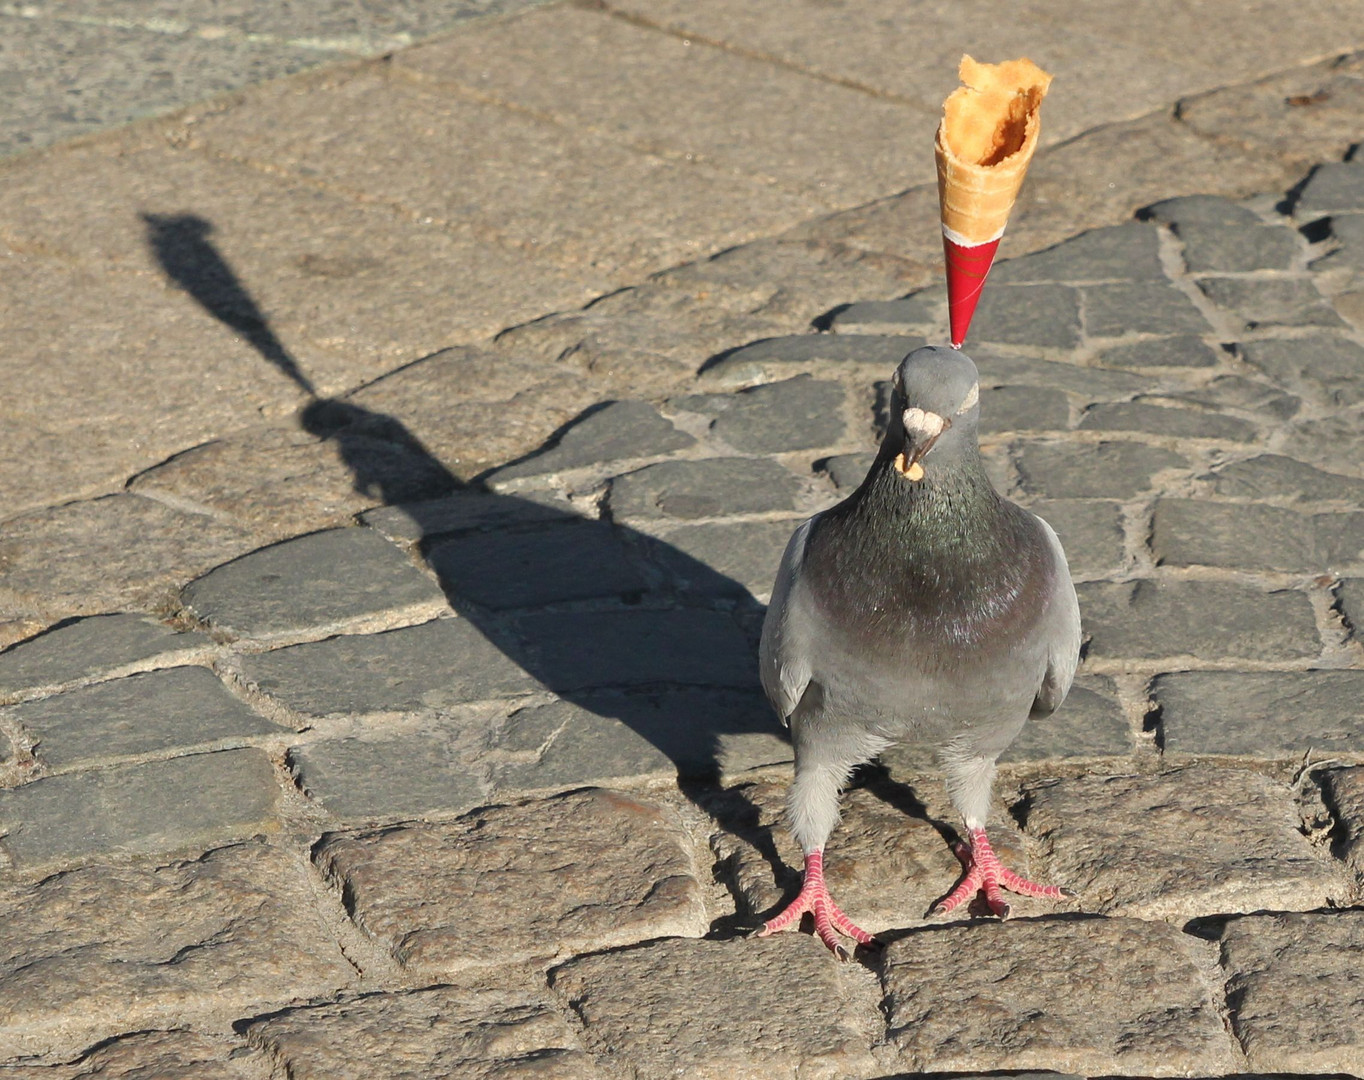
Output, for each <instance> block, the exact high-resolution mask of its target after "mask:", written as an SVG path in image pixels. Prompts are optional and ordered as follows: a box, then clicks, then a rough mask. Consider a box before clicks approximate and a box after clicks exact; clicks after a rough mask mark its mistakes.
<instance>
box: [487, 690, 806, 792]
mask: <svg viewBox="0 0 1364 1080" xmlns="http://www.w3.org/2000/svg"><path fill="white" fill-rule="evenodd" d="M489 746H490V753H489V755H488V762H489V767H490V769H491V772H492V779H493V783H494V784H495V785H496V786H497V789H498V791H499V792H503V793H511V792H517V791H534V790H543V789H555V788H558V789H564V788H571V787H579V786H583V785H586V784H603V783H610V782H613V781H615V782H622V781H624V782H628V781H632V780H637V779H638V778H640V777H646V776H648V777H658V778H662V779H670V778H673V777H679V776H680V777H684V778H704V779H714V778H716V777H720V776H732V775H734V774H736V773H741V772H743V771H745V770H746V769H752V768H758V767H761V766H765V765H772V764H775V763H784V762H788V761H790V760H791V744H790V741H789V739H788V738H787V735H786V732H785V731H784V730H783V729H782V727H781V726H780V724H779V723H778V722H777V719H776V716H775V714H774V713H773V712H772V707H771V706H770V705H769V704H768V703H767V700H766V699H765V698H764V697H762V696H761V695H759V694H731V693H723V692H715V691H704V690H688V689H669V690H663V691H655V692H644V693H631V694H623V693H614V694H612V693H599V694H584V695H580V696H575V697H574V699H573V700H570V701H554V702H551V703H549V704H548V705H528V706H526V707H525V708H523V709H519V710H517V711H516V712H515V713H513V714H512V715H511V716H509V717H508V718H507V720H506V721H505V723H504V724H503V725H502V726H501V727H500V728H499V729H498V730H497V731H496V732H495V733H494V734H493V735H491V736H490V740H489Z"/></svg>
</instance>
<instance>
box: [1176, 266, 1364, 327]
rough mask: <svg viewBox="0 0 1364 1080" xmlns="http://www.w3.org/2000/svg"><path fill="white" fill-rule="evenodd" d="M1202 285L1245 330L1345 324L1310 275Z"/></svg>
mask: <svg viewBox="0 0 1364 1080" xmlns="http://www.w3.org/2000/svg"><path fill="white" fill-rule="evenodd" d="M1198 287H1199V288H1200V289H1202V290H1203V292H1204V293H1205V294H1206V295H1207V297H1208V299H1209V300H1211V301H1212V302H1213V303H1214V304H1216V305H1217V306H1218V307H1220V308H1222V309H1224V310H1226V311H1227V312H1229V313H1231V314H1233V315H1235V316H1237V317H1238V318H1240V320H1241V323H1242V327H1243V329H1245V330H1255V329H1257V328H1259V327H1262V326H1266V325H1275V326H1344V325H1345V324H1344V323H1343V322H1342V321H1341V318H1340V316H1339V315H1337V314H1336V312H1335V309H1334V308H1332V307H1331V305H1330V304H1328V303H1327V302H1326V300H1325V298H1324V297H1323V296H1322V295H1321V293H1319V292H1318V291H1317V287H1316V286H1315V285H1314V284H1312V282H1311V281H1310V280H1308V279H1307V278H1235V277H1226V278H1201V279H1199V281H1198Z"/></svg>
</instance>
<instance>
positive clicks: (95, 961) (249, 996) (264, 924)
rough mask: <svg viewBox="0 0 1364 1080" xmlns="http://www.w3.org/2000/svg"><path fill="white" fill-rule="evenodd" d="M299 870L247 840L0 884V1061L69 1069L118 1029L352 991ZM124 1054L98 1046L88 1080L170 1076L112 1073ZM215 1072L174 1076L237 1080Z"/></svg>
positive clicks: (178, 1049) (292, 860)
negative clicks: (188, 855)
mask: <svg viewBox="0 0 1364 1080" xmlns="http://www.w3.org/2000/svg"><path fill="white" fill-rule="evenodd" d="M307 872H308V871H307V867H306V864H305V863H304V862H303V860H302V859H301V858H299V857H297V856H294V855H291V854H288V853H286V852H283V851H280V850H278V849H276V848H272V847H268V846H266V845H264V844H258V843H257V844H242V845H238V846H234V847H227V848H219V849H218V850H216V851H210V852H209V853H208V854H206V855H203V856H201V857H199V858H197V859H192V860H189V861H186V862H176V863H171V864H169V865H164V866H146V865H133V866H117V865H114V866H92V867H81V868H79V869H76V870H71V871H68V872H67V873H62V874H53V875H51V876H49V877H47V878H45V879H44V880H42V881H40V882H38V883H36V884H33V885H17V884H13V885H12V884H7V885H4V886H0V1062H5V1061H7V1060H11V1059H12V1058H13V1057H16V1056H18V1057H22V1056H25V1055H36V1054H44V1055H51V1056H53V1057H56V1058H57V1059H58V1060H70V1059H71V1058H72V1057H73V1056H75V1055H76V1054H78V1053H80V1052H81V1051H82V1050H85V1049H86V1048H88V1047H89V1046H90V1045H91V1044H92V1043H95V1042H98V1041H99V1040H102V1039H107V1038H109V1037H110V1036H113V1035H118V1034H121V1033H124V1032H128V1031H142V1032H148V1031H149V1030H150V1029H155V1028H168V1027H177V1028H178V1027H184V1026H188V1025H191V1024H194V1023H195V1020H196V1019H200V1018H204V1017H207V1016H212V1015H215V1014H216V1015H218V1016H221V1015H222V1014H223V1013H227V1015H229V1016H231V1015H238V1016H241V1015H252V1014H259V1013H262V1012H266V1011H269V1010H270V1009H272V1008H279V1007H280V1006H283V1005H287V1004H290V1003H292V1002H295V1001H298V1000H300V999H303V1000H306V999H308V998H310V997H314V996H320V995H323V994H329V993H333V992H335V991H336V990H339V989H341V988H344V987H346V986H349V985H351V984H353V983H354V982H355V980H356V974H355V970H354V968H352V967H351V965H350V964H349V963H347V961H346V958H345V956H344V955H342V953H341V950H340V948H338V946H337V944H336V942H335V940H334V939H333V937H332V934H331V933H330V932H329V930H328V928H327V927H326V925H325V924H324V923H323V921H322V919H321V918H320V917H319V916H318V914H317V907H316V901H315V899H314V896H313V890H312V888H311V886H310V885H309V883H308V879H307ZM200 1022H201V1023H202V1019H200ZM220 1024H221V1022H219V1023H218V1024H213V1025H212V1026H213V1027H214V1028H218V1027H220ZM141 1037H142V1038H151V1036H148V1035H143V1036H141ZM167 1038H168V1041H169V1037H167ZM158 1041H160V1040H159V1039H158ZM185 1041H186V1042H189V1043H190V1044H191V1046H190V1047H186V1046H184V1044H183V1043H180V1042H179V1040H175V1041H174V1042H172V1043H171V1045H172V1047H175V1053H176V1055H177V1056H180V1057H186V1056H190V1055H191V1054H193V1053H195V1052H196V1051H195V1050H194V1049H193V1044H194V1042H195V1040H194V1039H192V1038H190V1039H186V1040H185ZM177 1044H178V1045H177ZM131 1049H136V1048H132V1047H128V1046H126V1045H125V1046H124V1047H122V1048H120V1050H118V1051H114V1050H106V1051H105V1052H104V1054H103V1059H104V1063H105V1065H106V1066H107V1067H108V1070H109V1071H107V1072H100V1073H99V1075H101V1076H126V1077H128V1078H129V1080H132V1078H134V1077H138V1078H142V1077H151V1076H157V1077H160V1076H173V1077H178V1076H180V1075H181V1074H180V1073H176V1072H164V1073H163V1072H156V1071H151V1070H147V1071H132V1070H130V1071H129V1072H127V1073H124V1072H119V1071H117V1070H116V1068H115V1066H116V1065H117V1064H118V1062H119V1061H120V1060H122V1061H126V1060H127V1058H128V1057H129V1056H130V1055H129V1050H131ZM142 1049H143V1053H144V1054H146V1053H147V1049H148V1048H146V1047H145V1046H144V1047H143V1048H142ZM149 1056H150V1055H149ZM92 1057H93V1055H92ZM86 1060H87V1061H88V1060H90V1059H89V1058H87V1059H86ZM144 1064H145V1058H144ZM219 1068H220V1071H218V1072H214V1071H210V1070H209V1069H207V1068H206V1069H205V1070H204V1071H202V1072H193V1073H186V1074H185V1075H186V1076H187V1077H188V1076H195V1077H199V1076H215V1077H216V1076H218V1075H222V1076H227V1077H236V1076H238V1075H240V1074H238V1073H236V1072H234V1071H231V1070H227V1069H221V1066H219ZM77 1075H85V1074H83V1073H78V1074H77ZM247 1075H254V1074H247Z"/></svg>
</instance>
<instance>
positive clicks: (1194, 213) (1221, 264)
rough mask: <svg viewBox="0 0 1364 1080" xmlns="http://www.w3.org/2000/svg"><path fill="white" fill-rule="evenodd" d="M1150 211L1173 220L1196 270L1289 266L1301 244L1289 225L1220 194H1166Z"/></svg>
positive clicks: (1189, 264)
mask: <svg viewBox="0 0 1364 1080" xmlns="http://www.w3.org/2000/svg"><path fill="white" fill-rule="evenodd" d="M1150 212H1151V216H1152V217H1153V218H1155V219H1156V220H1157V221H1164V222H1167V223H1170V224H1172V225H1173V226H1174V230H1175V233H1176V235H1177V236H1178V237H1179V239H1180V240H1181V241H1182V242H1183V245H1184V264H1185V266H1187V267H1188V268H1189V270H1190V271H1192V272H1194V273H1201V272H1206V271H1215V272H1221V273H1240V272H1244V271H1249V270H1287V269H1289V268H1291V266H1292V265H1293V262H1294V260H1295V259H1296V258H1297V256H1298V253H1299V251H1301V250H1302V243H1301V241H1299V239H1298V238H1297V236H1295V235H1294V233H1293V232H1292V230H1291V229H1288V228H1285V227H1283V226H1279V225H1266V224H1264V223H1263V222H1262V221H1261V220H1260V218H1259V217H1258V216H1257V215H1256V214H1255V212H1254V211H1252V210H1249V209H1247V208H1246V207H1244V206H1238V205H1237V204H1236V203H1234V202H1232V201H1230V200H1229V199H1223V198H1220V197H1218V196H1216V195H1186V196H1183V197H1181V198H1178V199H1166V200H1164V201H1163V202H1158V203H1156V204H1155V205H1154V206H1152V207H1151V208H1150Z"/></svg>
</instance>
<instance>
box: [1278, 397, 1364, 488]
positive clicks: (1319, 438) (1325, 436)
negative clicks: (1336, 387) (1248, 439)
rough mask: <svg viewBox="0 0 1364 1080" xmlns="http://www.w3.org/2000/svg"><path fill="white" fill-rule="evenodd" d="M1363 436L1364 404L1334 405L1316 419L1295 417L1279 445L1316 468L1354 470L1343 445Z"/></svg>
mask: <svg viewBox="0 0 1364 1080" xmlns="http://www.w3.org/2000/svg"><path fill="white" fill-rule="evenodd" d="M1361 437H1364V407H1358V406H1357V407H1356V408H1354V409H1353V410H1346V409H1338V410H1335V411H1331V412H1328V413H1327V414H1326V415H1325V416H1323V417H1321V418H1320V419H1317V420H1297V421H1295V422H1294V424H1293V426H1292V427H1291V428H1289V429H1288V431H1287V432H1286V438H1285V439H1284V440H1283V443H1282V445H1281V446H1280V447H1279V449H1280V450H1281V451H1282V452H1283V453H1285V454H1288V455H1290V456H1292V457H1296V458H1299V459H1300V460H1302V461H1307V462H1310V463H1311V464H1313V465H1316V466H1317V467H1318V468H1322V469H1326V470H1327V471H1329V472H1335V471H1337V470H1340V469H1349V470H1352V471H1361V470H1358V467H1357V466H1356V464H1355V462H1354V461H1353V460H1352V459H1351V456H1350V455H1349V454H1348V453H1344V452H1343V451H1344V450H1345V448H1347V447H1350V446H1354V445H1356V444H1357V441H1358V440H1359V439H1360V438H1361Z"/></svg>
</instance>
